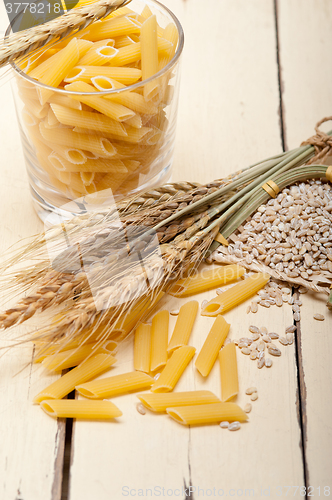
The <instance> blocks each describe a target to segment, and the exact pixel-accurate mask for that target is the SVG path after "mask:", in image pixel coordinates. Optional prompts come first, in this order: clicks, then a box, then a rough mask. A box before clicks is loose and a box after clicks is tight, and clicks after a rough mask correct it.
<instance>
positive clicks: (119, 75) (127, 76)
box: [64, 66, 142, 85]
mask: <svg viewBox="0 0 332 500" xmlns="http://www.w3.org/2000/svg"><path fill="white" fill-rule="evenodd" d="M95 76H107V77H109V78H114V80H117V81H118V82H120V83H123V84H125V85H132V84H133V83H136V82H138V80H139V79H140V78H141V77H142V71H141V70H140V69H137V68H126V67H125V68H120V67H117V66H114V67H111V66H107V67H106V66H76V67H75V68H73V69H72V70H71V71H70V72H69V73H68V74H67V76H66V77H65V78H64V82H65V83H73V82H84V83H90V81H91V78H93V77H95Z"/></svg>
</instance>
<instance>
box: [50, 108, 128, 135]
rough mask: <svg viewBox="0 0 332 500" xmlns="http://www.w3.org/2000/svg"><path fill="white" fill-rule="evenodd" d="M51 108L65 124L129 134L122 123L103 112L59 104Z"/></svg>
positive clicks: (116, 133) (111, 132) (97, 130)
mask: <svg viewBox="0 0 332 500" xmlns="http://www.w3.org/2000/svg"><path fill="white" fill-rule="evenodd" d="M51 108H52V110H53V112H54V114H55V116H56V117H57V119H58V120H59V122H60V123H62V124H63V125H70V126H72V127H82V129H88V130H94V131H96V132H106V133H108V134H114V135H115V136H118V137H121V138H123V137H126V136H127V135H128V134H127V132H126V129H125V127H124V126H123V125H122V124H121V123H119V122H117V121H115V120H112V119H111V118H108V117H107V116H104V115H102V114H99V113H92V112H90V111H78V110H76V109H75V110H74V109H67V108H65V107H64V106H59V105H58V104H51Z"/></svg>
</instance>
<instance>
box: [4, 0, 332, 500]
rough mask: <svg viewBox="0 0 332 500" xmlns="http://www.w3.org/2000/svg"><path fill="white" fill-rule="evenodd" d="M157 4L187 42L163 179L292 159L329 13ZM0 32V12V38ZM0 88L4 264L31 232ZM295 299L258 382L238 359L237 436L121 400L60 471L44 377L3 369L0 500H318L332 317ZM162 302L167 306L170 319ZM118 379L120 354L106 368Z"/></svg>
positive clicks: (331, 33)
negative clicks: (243, 415)
mask: <svg viewBox="0 0 332 500" xmlns="http://www.w3.org/2000/svg"><path fill="white" fill-rule="evenodd" d="M165 3H166V5H167V6H168V7H170V8H171V9H172V10H173V11H174V12H175V13H176V14H177V15H178V17H179V19H180V21H181V22H182V23H183V26H184V30H185V34H186V46H185V51H184V55H183V67H182V69H183V73H182V86H181V99H180V109H179V119H178V136H177V148H176V158H175V163H174V174H173V180H178V179H181V180H182V179H186V180H196V181H199V182H206V181H208V180H212V179H213V178H219V177H222V176H223V175H227V174H229V173H230V172H232V171H235V170H237V169H238V168H240V167H242V166H247V165H249V164H250V163H252V162H254V161H256V160H259V159H263V158H265V157H268V156H271V155H272V154H275V153H278V152H280V151H281V150H282V149H283V148H284V149H288V148H292V147H295V146H297V145H298V144H299V143H300V142H301V141H302V140H304V139H305V138H307V137H308V136H310V135H312V133H313V127H314V124H315V123H316V122H317V121H318V120H319V119H320V118H322V117H323V116H327V115H331V114H332V113H331V110H332V90H331V84H332V66H331V61H330V53H331V45H332V29H331V26H332V2H331V0H305V1H304V0H276V1H275V2H274V1H273V0H208V1H205V2H203V1H202V0H167V1H165ZM5 26H6V16H5V13H4V9H3V5H2V4H1V7H0V30H2V33H3V31H4V29H5ZM1 83H2V86H1V87H0V109H1V114H0V145H1V155H0V168H1V183H0V207H1V219H0V250H1V251H3V250H4V249H6V248H7V247H8V246H9V245H11V244H12V243H14V242H16V241H17V240H19V239H20V238H23V237H25V236H29V235H31V234H33V233H35V232H37V231H39V230H41V229H42V224H41V222H40V221H39V220H38V218H37V216H36V215H35V213H34V211H33V209H32V204H31V202H30V194H29V188H28V183H27V178H26V175H25V171H24V170H25V168H24V162H23V156H22V151H21V148H20V140H19V134H18V128H17V124H16V117H15V111H14V106H13V102H12V97H11V91H10V85H9V84H8V83H4V80H2V81H1ZM212 295H213V293H212V292H211V293H206V294H204V296H203V295H202V296H199V297H198V300H200V301H201V300H202V299H203V298H209V297H210V296H212ZM303 300H304V306H303V307H302V321H301V324H300V325H299V328H298V333H297V338H296V342H295V344H294V345H293V346H292V347H287V348H285V349H284V351H283V356H282V357H281V358H280V359H278V360H277V361H278V362H277V361H276V362H275V363H274V366H273V368H272V369H270V370H264V371H258V370H257V368H256V366H254V365H255V364H254V363H248V362H247V359H246V358H245V357H244V356H243V357H239V363H240V386H241V394H240V396H239V398H238V402H239V404H240V405H241V404H243V403H244V402H246V401H247V399H248V397H246V396H245V395H244V391H245V388H246V387H248V386H250V385H255V386H257V388H258V390H259V400H258V401H257V402H256V403H255V404H254V409H253V411H252V414H251V415H250V423H249V424H247V425H244V426H243V428H242V429H241V431H240V432H237V433H230V432H227V431H223V430H222V429H220V428H219V427H218V426H212V427H207V428H192V429H186V428H184V427H182V426H180V425H178V424H176V423H175V422H173V421H170V420H169V419H168V418H166V417H162V416H156V415H151V414H147V415H145V416H144V417H143V416H141V415H140V414H139V413H138V412H137V411H136V409H135V406H134V402H135V401H136V399H135V396H134V395H129V396H126V397H123V398H121V402H120V401H119V403H118V404H119V406H120V407H121V409H122V411H123V413H124V417H123V419H122V423H121V424H110V423H107V424H106V423H95V422H90V423H83V422H78V423H74V425H73V429H72V431H73V432H72V434H70V433H69V430H70V429H69V426H67V442H66V456H67V458H69V459H68V460H64V449H65V435H66V433H65V423H64V422H62V421H60V422H56V421H54V420H52V419H50V418H48V417H47V416H46V415H45V414H44V413H42V412H41V411H40V409H39V408H37V407H34V406H33V405H32V404H31V401H32V397H33V395H34V394H36V393H37V392H38V391H39V390H40V389H41V388H42V387H45V385H47V383H48V382H50V381H51V380H52V378H53V377H51V376H48V377H46V376H45V375H43V376H42V377H41V376H40V373H39V372H38V371H36V370H35V369H32V370H31V368H30V367H29V366H28V367H27V368H26V369H25V370H23V371H21V368H22V366H23V365H24V364H25V363H26V364H28V363H29V361H30V360H31V357H32V351H31V348H28V347H26V348H17V349H15V350H13V351H12V352H11V353H10V354H9V355H6V356H4V357H1V358H0V500H60V499H61V500H64V499H67V498H68V499H69V500H120V499H122V498H126V497H129V498H136V497H139V495H140V496H141V497H143V498H151V497H152V498H158V497H168V498H173V497H174V498H188V494H189V490H188V488H189V486H191V491H192V493H191V494H190V497H191V498H194V499H195V500H196V499H198V498H205V497H208V496H212V497H216V498H221V496H224V497H226V496H228V497H236V498H238V497H245V498H246V497H255V498H257V497H258V498H261V497H264V496H268V497H269V498H272V499H274V498H280V497H282V498H283V497H285V496H288V497H293V498H300V497H301V496H302V497H303V496H305V495H303V493H304V490H303V489H302V490H300V488H299V489H298V490H297V491H296V488H293V487H297V486H299V487H301V486H302V487H303V486H305V487H306V488H307V490H306V494H307V496H314V497H318V496H321V497H328V493H329V491H330V490H328V489H327V488H328V487H332V459H331V450H332V422H331V414H332V398H331V384H332V367H331V359H332V338H331V325H332V319H331V314H329V313H328V311H327V309H326V308H325V300H324V298H320V297H313V296H311V295H309V294H307V295H305V296H304V299H303ZM174 301H175V299H172V300H170V301H169V302H167V304H166V307H167V308H169V309H171V308H172V307H174ZM177 304H178V302H177ZM316 312H320V313H323V314H325V316H326V320H325V322H323V323H318V322H314V321H313V319H312V316H313V314H314V313H316ZM226 319H227V321H229V322H230V323H231V325H232V326H231V337H233V338H238V337H239V336H241V334H242V333H243V334H246V332H247V328H248V326H249V325H250V324H251V323H254V324H257V325H258V326H262V325H266V326H267V327H268V328H271V330H272V329H273V330H277V331H280V332H282V331H283V329H284V328H285V326H288V325H289V324H292V322H293V318H292V312H291V309H290V307H286V306H284V307H283V308H282V310H280V309H278V308H271V309H269V310H268V311H267V310H266V311H261V310H260V311H259V313H258V314H256V316H253V315H246V314H245V306H242V307H240V308H238V309H236V310H234V311H230V312H229V313H227V315H226ZM172 322H173V323H174V318H173V319H172ZM209 325H210V320H209V318H200V319H199V321H198V322H197V323H196V325H195V328H194V332H193V338H192V342H193V345H195V347H196V348H197V349H199V348H200V346H201V345H202V342H203V340H204V335H205V334H204V332H206V330H207V328H208V327H209ZM242 358H245V359H242ZM128 369H132V356H131V352H130V350H128V356H127V361H123V362H122V363H121V365H120V366H119V367H118V368H117V369H116V370H117V371H118V372H119V373H120V372H124V371H127V370H128ZM18 372H20V373H18ZM193 387H195V388H197V389H198V388H203V387H208V388H211V389H212V390H214V391H215V392H216V393H218V392H219V390H220V387H219V377H218V369H217V367H214V369H213V372H212V373H211V375H210V377H209V379H208V381H207V382H205V381H203V380H202V378H199V377H198V376H197V374H195V373H194V370H193V369H188V370H187V373H186V375H185V377H183V379H182V380H181V381H180V383H179V386H178V389H179V390H181V389H188V388H193ZM246 398H247V399H246ZM69 453H70V457H68V454H69ZM63 471H64V472H65V474H64V475H63ZM63 477H64V480H63ZM289 486H290V487H292V488H291V489H290V490H289V491H288V490H287V487H289ZM309 487H311V488H310V489H309ZM319 488H320V490H319ZM324 488H325V490H324ZM149 489H152V493H153V494H152V495H151V494H150V492H149ZM139 490H142V492H140V491H139ZM146 490H147V491H146ZM287 491H288V495H286V494H287ZM186 495H187V496H186Z"/></svg>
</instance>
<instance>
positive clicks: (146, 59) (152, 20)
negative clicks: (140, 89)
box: [141, 16, 158, 101]
mask: <svg viewBox="0 0 332 500" xmlns="http://www.w3.org/2000/svg"><path fill="white" fill-rule="evenodd" d="M141 61H142V80H147V79H148V78H150V77H151V76H153V75H155V74H156V73H157V72H158V36H157V18H156V16H151V17H148V18H147V19H146V20H145V21H144V23H143V24H142V27H141ZM157 93H158V82H157V81H152V82H149V83H147V84H146V85H145V86H144V98H145V100H146V101H149V100H151V99H152V98H153V97H155V96H156V94H157Z"/></svg>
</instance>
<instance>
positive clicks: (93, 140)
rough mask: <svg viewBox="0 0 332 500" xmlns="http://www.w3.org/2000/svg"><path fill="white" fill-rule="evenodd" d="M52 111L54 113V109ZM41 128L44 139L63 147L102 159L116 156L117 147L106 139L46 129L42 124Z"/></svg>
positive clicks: (65, 130) (66, 130)
mask: <svg viewBox="0 0 332 500" xmlns="http://www.w3.org/2000/svg"><path fill="white" fill-rule="evenodd" d="M50 109H51V111H52V112H53V110H52V108H50ZM54 116H55V115H54ZM55 118H56V117H55ZM56 120H57V118H56ZM57 121H58V120H57ZM39 128H40V133H41V135H42V137H43V138H44V139H45V140H46V141H49V142H53V143H55V144H59V145H62V146H68V147H70V146H71V147H73V148H76V149H81V150H87V151H91V152H93V153H95V154H96V155H97V156H98V157H101V158H111V157H112V156H115V155H116V149H115V147H114V146H113V145H112V143H111V142H110V141H109V140H108V139H106V138H104V137H100V136H97V135H91V134H78V133H76V132H73V131H72V130H68V129H66V128H57V129H55V130H54V129H53V130H50V129H47V128H45V125H44V124H43V123H41V124H40V127H39Z"/></svg>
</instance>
